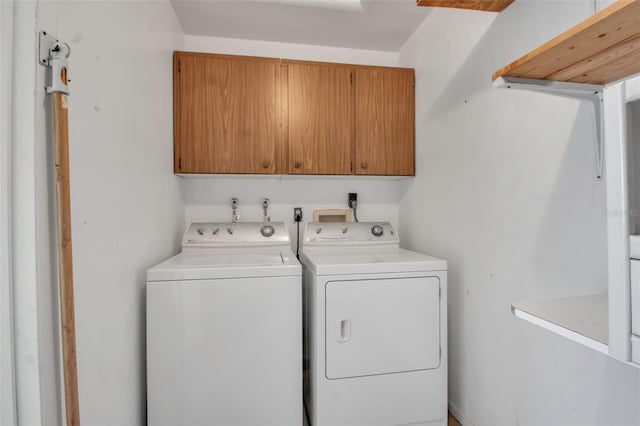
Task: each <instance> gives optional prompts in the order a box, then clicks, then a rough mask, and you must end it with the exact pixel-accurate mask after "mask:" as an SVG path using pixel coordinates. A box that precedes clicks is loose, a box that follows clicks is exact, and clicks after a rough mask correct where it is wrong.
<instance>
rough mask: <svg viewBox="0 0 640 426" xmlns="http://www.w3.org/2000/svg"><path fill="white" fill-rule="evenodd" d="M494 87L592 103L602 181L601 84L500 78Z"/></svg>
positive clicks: (597, 155) (599, 177)
mask: <svg viewBox="0 0 640 426" xmlns="http://www.w3.org/2000/svg"><path fill="white" fill-rule="evenodd" d="M493 86H494V87H496V88H505V89H522V90H530V91H533V92H541V93H547V94H550V95H556V96H562V97H565V98H573V99H581V100H585V101H589V102H591V104H592V105H593V112H594V114H595V121H596V131H597V133H598V134H597V137H596V178H597V179H598V180H602V176H603V174H604V108H603V102H602V100H603V98H602V93H603V88H604V86H602V85H599V84H586V83H571V82H566V81H551V80H536V79H531V78H517V77H498V78H497V79H495V80H494V82H493Z"/></svg>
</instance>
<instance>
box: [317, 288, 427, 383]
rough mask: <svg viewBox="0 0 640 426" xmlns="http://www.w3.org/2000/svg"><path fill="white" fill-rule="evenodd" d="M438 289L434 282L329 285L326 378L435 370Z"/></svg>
mask: <svg viewBox="0 0 640 426" xmlns="http://www.w3.org/2000/svg"><path fill="white" fill-rule="evenodd" d="M439 289H440V280H439V279H438V278H437V277H420V278H393V279H375V280H354V281H330V282H328V283H327V285H326V287H325V291H326V316H325V318H326V328H325V330H326V331H325V342H326V376H327V378H328V379H341V378H347V377H359V376H370V375H374V374H388V373H400V372H404V371H415V370H427V369H432V368H438V367H439V366H440V291H439Z"/></svg>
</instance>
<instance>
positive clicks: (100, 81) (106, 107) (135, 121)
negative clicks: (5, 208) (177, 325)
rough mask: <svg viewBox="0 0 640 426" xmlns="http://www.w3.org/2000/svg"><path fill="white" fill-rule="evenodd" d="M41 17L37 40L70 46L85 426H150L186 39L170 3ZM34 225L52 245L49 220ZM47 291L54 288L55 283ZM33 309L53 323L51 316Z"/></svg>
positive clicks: (179, 220) (58, 8) (52, 7)
mask: <svg viewBox="0 0 640 426" xmlns="http://www.w3.org/2000/svg"><path fill="white" fill-rule="evenodd" d="M38 16H39V25H38V26H39V28H40V29H43V30H46V31H48V32H50V33H52V34H54V35H56V36H57V37H58V38H60V39H62V40H64V41H66V42H67V43H69V44H70V46H71V58H70V61H69V64H70V79H71V85H70V87H71V96H70V97H69V116H70V163H71V198H72V206H71V208H72V212H71V214H72V221H73V255H74V275H75V296H76V328H77V350H78V375H79V386H80V417H81V421H82V424H84V425H89V426H94V425H98V426H99V425H136V424H145V418H146V409H145V406H146V404H145V401H146V396H145V386H146V383H145V362H144V359H145V332H144V330H145V328H144V327H145V297H144V295H145V293H144V288H145V272H146V269H147V268H148V267H149V266H152V265H153V264H155V263H158V262H159V261H161V260H164V259H165V258H167V257H168V256H170V255H171V254H172V253H174V252H175V251H176V250H177V248H178V244H179V238H180V233H181V232H182V224H183V222H184V209H183V206H182V200H181V196H180V192H179V188H178V178H177V177H175V176H174V175H173V138H172V121H173V120H172V51H173V50H174V49H179V48H181V46H182V31H181V28H180V25H179V23H178V22H177V19H176V17H175V14H174V12H173V9H172V7H171V5H170V4H169V3H168V2H166V1H162V2H106V1H105V2H43V3H41V4H40V7H39V13H38ZM30 60H35V59H33V57H32V58H30ZM43 70H44V69H43V68H41V67H40V71H39V78H38V82H37V84H36V88H37V97H38V105H39V106H40V108H39V109H38V114H39V126H40V128H39V132H40V134H41V138H39V140H38V144H39V145H40V148H39V149H40V150H41V151H42V152H43V154H45V158H41V159H40V166H41V167H42V168H44V169H45V170H47V171H48V173H45V176H44V178H45V179H46V176H47V174H48V175H49V178H51V177H52V159H51V150H50V148H49V149H46V147H47V146H48V145H47V144H50V143H51V141H50V136H51V133H50V132H49V131H48V126H49V125H50V111H49V110H48V108H45V107H43V105H47V102H48V97H47V96H46V95H45V94H44V91H43V86H44V81H43V74H44V72H43ZM43 147H44V148H43ZM45 187H46V186H45ZM48 189H49V193H48V201H49V203H48V206H49V209H51V205H52V203H51V201H52V200H53V198H52V197H53V195H52V194H53V192H52V187H51V186H49V188H48ZM45 201H47V199H45ZM43 207H46V206H43ZM39 214H40V215H43V216H44V217H45V219H44V220H42V221H41V222H42V223H41V224H40V227H41V228H42V230H43V231H45V233H46V231H47V229H46V228H47V227H50V226H51V225H53V221H52V218H53V214H52V210H49V211H47V209H46V208H43V211H42V212H41V213H39ZM51 241H54V240H53V238H51ZM50 244H52V243H50ZM46 249H48V247H46V248H44V249H43V251H44V250H46ZM52 269H53V268H52ZM45 278H46V277H43V280H44V279H45ZM50 281H51V282H53V283H54V284H53V285H55V282H56V280H55V274H54V275H53V276H52V277H51V279H50ZM45 285H46V284H45ZM54 298H55V292H53V294H50V295H49V298H48V300H47V302H49V304H50V303H51V302H52V301H53V303H54V304H55V303H56V302H55V299H54ZM42 301H43V304H44V302H45V299H42ZM38 309H39V311H40V312H45V313H47V312H49V311H50V313H53V314H55V313H56V311H55V308H54V307H53V308H52V307H48V306H46V305H45V306H39V308H38ZM51 367H52V368H55V364H53V365H52V366H51ZM53 421H54V420H53V419H52V418H47V417H45V422H44V424H46V425H47V426H49V425H51V424H54V423H53Z"/></svg>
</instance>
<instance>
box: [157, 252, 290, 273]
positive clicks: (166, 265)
mask: <svg viewBox="0 0 640 426" xmlns="http://www.w3.org/2000/svg"><path fill="white" fill-rule="evenodd" d="M300 274H301V267H300V263H299V262H298V260H297V259H296V257H295V255H294V254H293V252H292V251H291V250H289V249H284V250H282V249H271V250H247V249H245V250H229V249H228V250H224V251H221V250H203V249H201V250H197V251H186V252H182V253H180V254H178V255H177V256H174V257H172V258H170V259H168V260H166V261H164V262H162V263H161V264H159V265H156V266H154V267H152V268H151V269H149V270H148V271H147V281H178V280H206V279H218V278H255V277H281V276H289V275H298V276H299V275H300Z"/></svg>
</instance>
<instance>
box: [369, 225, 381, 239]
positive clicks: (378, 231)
mask: <svg viewBox="0 0 640 426" xmlns="http://www.w3.org/2000/svg"><path fill="white" fill-rule="evenodd" d="M371 233H372V234H373V235H375V236H376V237H382V234H384V229H383V228H382V226H380V225H373V226H372V227H371Z"/></svg>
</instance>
